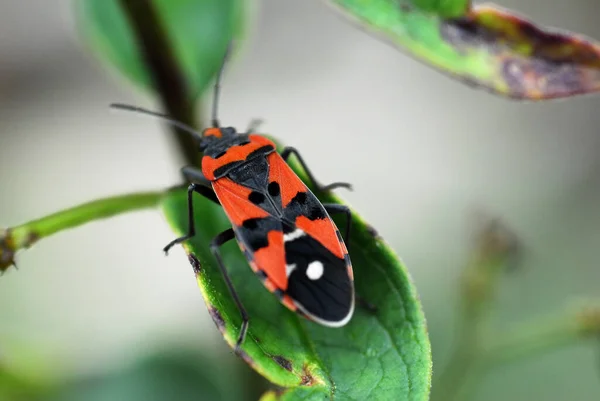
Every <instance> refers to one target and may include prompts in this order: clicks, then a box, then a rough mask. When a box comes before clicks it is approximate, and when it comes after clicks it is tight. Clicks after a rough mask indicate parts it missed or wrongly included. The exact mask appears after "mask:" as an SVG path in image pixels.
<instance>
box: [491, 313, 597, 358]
mask: <svg viewBox="0 0 600 401" xmlns="http://www.w3.org/2000/svg"><path fill="white" fill-rule="evenodd" d="M590 337H597V338H600V305H593V306H592V305H590V306H586V307H583V308H578V309H576V310H574V311H573V310H571V311H568V312H567V313H564V314H563V316H560V317H555V318H551V319H549V318H545V319H539V320H538V321H534V322H529V323H525V324H522V325H521V326H519V327H517V328H515V329H513V330H510V331H509V332H506V333H504V335H502V336H499V337H497V338H495V339H494V340H491V341H489V342H487V344H484V345H483V347H482V349H481V360H482V363H483V364H484V366H496V365H499V364H504V363H509V362H512V361H515V360H520V359H523V358H526V357H530V356H534V355H537V354H540V353H542V352H544V351H546V350H549V349H555V348H558V347H561V346H564V345H568V344H572V343H574V342H576V341H580V340H583V339H586V338H590Z"/></svg>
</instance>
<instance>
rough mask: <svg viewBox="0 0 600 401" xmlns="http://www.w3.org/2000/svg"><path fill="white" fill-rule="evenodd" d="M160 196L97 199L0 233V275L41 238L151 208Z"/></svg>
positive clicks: (144, 193)
mask: <svg viewBox="0 0 600 401" xmlns="http://www.w3.org/2000/svg"><path fill="white" fill-rule="evenodd" d="M163 194H164V192H163V191H160V192H142V193H135V194H128V195H120V196H115V197H111V198H104V199H99V200H96V201H93V202H89V203H84V204H82V205H79V206H76V207H73V208H70V209H65V210H62V211H60V212H57V213H53V214H51V215H48V216H46V217H42V218H40V219H37V220H32V221H30V222H28V223H25V224H22V225H20V226H16V227H13V228H9V229H6V230H3V231H2V232H0V272H3V271H5V270H7V269H8V268H9V267H10V266H11V265H14V264H15V262H14V257H15V254H16V252H17V251H19V250H21V249H25V248H28V247H30V246H31V245H32V244H34V243H35V242H37V241H39V240H40V239H42V238H45V237H48V236H50V235H52V234H55V233H57V232H59V231H63V230H67V229H69V228H73V227H77V226H80V225H83V224H85V223H89V222H91V221H94V220H99V219H104V218H107V217H112V216H115V215H117V214H122V213H126V212H131V211H134V210H140V209H146V208H151V207H155V206H156V205H157V204H158V202H159V201H160V200H161V199H162V196H163Z"/></svg>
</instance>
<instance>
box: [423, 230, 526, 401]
mask: <svg viewBox="0 0 600 401" xmlns="http://www.w3.org/2000/svg"><path fill="white" fill-rule="evenodd" d="M518 250H519V247H518V242H517V239H516V236H515V235H514V234H513V233H512V232H511V231H509V230H508V229H507V228H506V227H505V226H504V225H502V224H501V223H500V222H498V221H497V220H493V219H486V220H485V221H484V222H483V224H482V225H481V227H480V230H479V232H478V233H477V236H476V241H475V246H474V249H473V251H472V254H471V258H470V261H469V263H467V265H466V267H465V270H464V272H463V275H462V281H461V293H460V295H461V299H460V301H461V308H460V314H459V323H458V328H457V331H456V342H455V344H454V348H453V351H452V354H451V356H450V359H449V361H448V363H447V365H446V367H445V369H443V370H442V372H441V374H440V376H439V379H438V384H437V385H435V386H433V388H432V397H431V399H432V400H443V401H452V400H456V399H459V398H460V397H461V396H462V394H463V390H464V388H465V384H466V381H467V379H468V376H469V373H470V372H471V371H472V370H473V367H474V366H475V365H476V364H477V362H478V359H479V355H478V351H479V345H480V344H479V343H480V340H481V337H482V331H483V324H484V320H485V317H486V315H487V311H488V308H489V305H490V304H491V303H492V302H493V300H494V298H495V294H496V288H497V286H498V281H499V279H500V277H501V275H502V273H503V272H504V271H506V270H507V268H508V267H511V266H512V265H513V264H514V262H515V258H516V257H517V256H518Z"/></svg>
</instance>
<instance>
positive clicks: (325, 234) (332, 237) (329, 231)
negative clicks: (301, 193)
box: [296, 216, 346, 259]
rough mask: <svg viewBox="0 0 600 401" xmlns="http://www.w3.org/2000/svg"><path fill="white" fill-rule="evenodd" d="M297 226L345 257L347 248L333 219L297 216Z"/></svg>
mask: <svg viewBox="0 0 600 401" xmlns="http://www.w3.org/2000/svg"><path fill="white" fill-rule="evenodd" d="M296 227H298V228H299V229H301V230H302V231H304V232H305V233H307V234H308V235H310V236H311V237H313V238H314V239H316V240H317V241H319V242H320V243H321V244H322V245H323V246H324V247H325V248H327V249H328V250H329V251H330V252H331V253H333V254H334V255H335V256H337V257H338V258H340V259H343V258H344V255H345V254H346V249H345V247H344V246H343V243H342V242H340V240H339V239H338V237H337V234H336V231H337V230H336V228H335V225H334V224H333V221H331V219H327V218H325V219H319V220H310V219H309V218H308V217H306V216H298V218H296Z"/></svg>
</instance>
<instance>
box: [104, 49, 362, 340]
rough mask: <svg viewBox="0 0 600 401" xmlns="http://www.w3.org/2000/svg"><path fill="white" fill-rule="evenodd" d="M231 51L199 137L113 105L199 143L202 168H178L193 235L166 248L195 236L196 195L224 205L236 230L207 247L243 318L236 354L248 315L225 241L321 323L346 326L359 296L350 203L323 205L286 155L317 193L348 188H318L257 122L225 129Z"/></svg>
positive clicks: (283, 297) (286, 300)
mask: <svg viewBox="0 0 600 401" xmlns="http://www.w3.org/2000/svg"><path fill="white" fill-rule="evenodd" d="M227 54H229V50H228V52H227ZM227 54H226V56H225V58H224V60H223V64H222V66H221V68H220V70H219V73H218V75H217V79H216V82H215V86H214V90H213V108H212V126H211V127H209V128H206V129H205V130H204V131H203V132H202V134H200V133H198V132H197V131H195V130H194V129H192V128H191V127H189V126H186V125H185V124H183V123H181V122H178V121H175V120H172V119H170V118H169V117H168V116H167V115H164V114H160V113H156V112H153V111H149V110H146V109H142V108H139V107H136V106H130V105H124V104H113V105H111V107H113V108H118V109H124V110H129V111H135V112H140V113H144V114H150V115H153V116H155V117H159V118H161V119H163V120H165V121H166V122H168V123H170V124H172V125H174V126H176V127H179V128H180V129H183V130H185V131H186V132H188V133H190V134H191V135H193V137H194V138H195V139H196V140H197V141H198V145H199V151H200V152H203V157H202V161H201V166H202V168H201V169H198V168H196V167H191V166H188V167H184V168H183V169H182V170H181V171H182V174H183V176H184V177H185V178H186V180H188V182H190V185H189V187H188V190H187V199H188V218H189V229H188V233H187V234H186V235H184V236H182V237H180V238H177V239H175V240H173V241H171V242H170V243H169V244H168V245H167V246H166V247H165V248H164V251H165V253H168V251H169V249H171V247H173V246H174V245H176V244H180V243H182V242H184V241H186V240H188V239H190V238H192V237H194V235H195V233H196V227H195V223H194V221H195V220H194V206H193V202H192V197H193V194H194V193H197V194H200V195H202V196H204V197H206V198H208V199H210V200H211V201H214V202H216V203H217V204H220V205H221V206H222V207H223V209H224V211H225V213H226V215H227V216H228V218H229V220H230V221H231V224H232V227H231V228H229V229H227V230H225V231H223V232H222V233H220V234H219V235H217V236H216V237H215V238H214V239H213V240H212V242H211V243H210V249H211V251H212V253H213V255H214V257H215V259H216V260H217V262H218V263H217V264H218V266H219V268H220V270H221V272H222V274H223V277H224V279H225V282H226V284H227V286H228V288H229V291H230V292H231V295H232V296H233V299H234V301H235V303H236V305H237V308H238V309H239V311H240V314H241V317H242V325H241V327H240V333H239V336H238V339H237V342H236V351H237V350H239V347H240V346H241V344H242V343H243V341H244V338H245V336H246V332H247V330H248V322H249V318H248V314H247V313H246V310H245V309H244V306H243V305H242V303H241V301H240V299H239V297H238V295H237V293H236V291H235V288H234V286H233V284H232V282H231V279H230V277H229V274H228V272H227V268H226V266H225V265H224V264H223V261H222V258H221V255H220V251H219V248H220V247H221V246H222V245H223V244H224V243H226V242H227V241H230V240H233V239H236V240H237V242H238V244H239V246H240V248H241V250H242V252H243V253H244V255H245V257H246V259H247V260H248V262H249V264H250V266H251V268H252V270H253V271H254V272H255V273H256V275H257V276H258V277H259V278H260V280H261V281H262V283H263V284H264V286H265V287H266V288H267V289H268V290H269V291H271V292H272V293H274V294H275V295H276V296H277V298H278V299H279V300H280V302H281V303H283V305H285V306H286V307H287V308H289V309H291V310H292V311H295V312H297V313H299V314H301V315H303V316H304V317H306V318H308V319H309V320H312V321H314V322H316V323H319V324H322V325H324V326H329V327H341V326H344V325H345V324H346V323H348V321H350V319H351V317H352V314H353V312H354V304H355V295H354V284H353V273H352V265H351V263H350V257H349V255H348V251H347V248H346V245H345V243H344V238H345V240H346V242H347V241H348V240H349V235H350V227H351V224H352V218H351V213H350V210H349V208H348V207H347V206H343V205H339V204H322V203H321V202H320V201H319V200H318V199H317V197H316V196H315V195H314V194H313V193H312V192H311V191H310V190H309V189H308V187H307V186H306V185H305V184H304V183H303V182H302V180H301V179H300V178H299V177H298V176H297V175H296V173H295V172H294V171H293V170H292V169H291V168H290V166H289V165H288V164H287V160H288V158H289V157H290V156H291V155H292V154H294V155H295V156H296V158H297V159H298V161H299V162H300V164H301V165H302V167H303V168H304V170H305V172H306V175H307V176H308V178H309V180H310V181H311V182H312V183H313V185H314V186H315V188H317V189H318V190H319V191H329V190H332V189H334V188H340V187H345V188H348V189H350V188H351V187H350V185H349V184H347V183H341V182H336V183H333V184H330V185H326V186H322V185H319V184H318V182H317V181H316V180H315V178H314V176H313V175H312V173H311V171H310V169H309V168H308V167H307V165H306V163H305V162H304V160H303V158H302V157H301V156H300V154H299V153H298V151H297V150H296V149H294V148H292V147H287V148H285V149H284V150H283V151H282V152H281V153H278V152H277V151H276V148H275V144H274V143H273V142H272V141H271V140H269V139H268V138H266V137H264V136H261V135H259V134H256V133H254V131H255V130H256V124H255V122H253V123H251V124H250V126H249V127H248V129H247V130H246V131H245V132H243V133H239V132H237V131H236V129H235V128H233V127H222V126H221V124H220V123H219V120H218V118H217V108H218V102H219V92H220V81H221V77H222V74H223V70H224V67H225V64H226V60H227ZM338 213H343V214H345V215H346V219H347V220H346V227H345V235H344V237H342V235H341V234H340V231H339V230H338V229H337V227H336V225H335V223H334V222H333V220H332V219H331V217H330V214H338Z"/></svg>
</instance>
